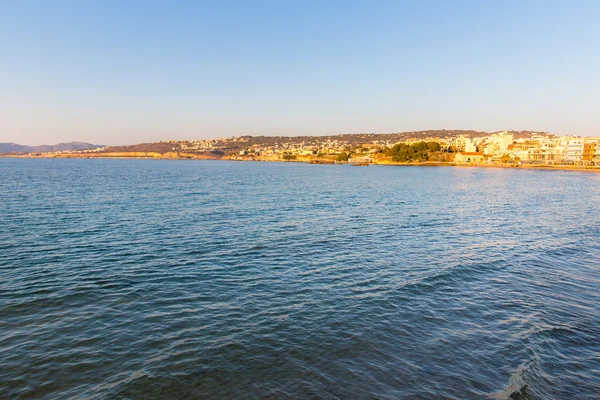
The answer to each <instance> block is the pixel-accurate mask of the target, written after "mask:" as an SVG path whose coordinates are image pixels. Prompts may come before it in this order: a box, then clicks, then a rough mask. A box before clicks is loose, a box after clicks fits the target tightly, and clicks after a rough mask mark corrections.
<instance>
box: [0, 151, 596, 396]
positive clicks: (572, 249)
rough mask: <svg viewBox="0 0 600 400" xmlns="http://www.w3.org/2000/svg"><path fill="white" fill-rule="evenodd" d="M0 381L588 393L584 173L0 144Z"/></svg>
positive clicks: (52, 390) (590, 283) (366, 392)
mask: <svg viewBox="0 0 600 400" xmlns="http://www.w3.org/2000/svg"><path fill="white" fill-rule="evenodd" d="M0 398H2V399H69V398H86V399H114V398H117V399H223V398H236V399H237V398H239V399H271V398H272V399H275V398H277V399H461V400H462V399H544V400H547V399H557V400H565V399H578V400H581V399H598V398H600V174H595V173H584V172H571V171H533V170H519V169H489V168H487V169H478V168H433V167H383V166H370V167H366V168H364V167H362V168H361V167H350V166H332V165H306V164H295V163H281V164H280V163H250V162H238V163H236V162H225V161H154V160H94V159H90V160H64V159H63V160H58V159H56V160H51V159H0Z"/></svg>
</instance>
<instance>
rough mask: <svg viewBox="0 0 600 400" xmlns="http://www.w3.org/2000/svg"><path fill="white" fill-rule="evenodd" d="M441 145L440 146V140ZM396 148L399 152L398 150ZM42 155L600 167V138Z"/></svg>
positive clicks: (412, 138)
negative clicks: (418, 148) (413, 151)
mask: <svg viewBox="0 0 600 400" xmlns="http://www.w3.org/2000/svg"><path fill="white" fill-rule="evenodd" d="M418 143H436V146H434V147H432V149H435V151H430V152H428V154H427V155H426V156H424V157H421V158H416V159H413V158H407V159H405V158H399V157H395V156H394V154H395V153H394V152H393V151H392V149H394V148H397V147H398V146H411V145H415V144H418ZM438 144H439V145H438ZM392 153H394V154H392ZM27 156H33V157H36V156H39V157H89V158H91V157H133V158H139V157H144V158H170V159H179V158H184V159H229V160H239V161H252V160H254V161H300V162H318V163H334V162H337V163H345V162H348V163H353V162H354V163H361V164H371V163H374V164H396V163H407V162H413V163H414V162H425V161H427V162H438V163H449V164H453V165H467V164H471V165H498V164H500V165H501V164H510V165H531V166H535V165H548V166H580V167H596V166H600V137H580V136H558V135H553V134H549V133H547V132H531V131H519V132H517V131H501V132H494V133H486V132H478V131H445V130H441V131H420V132H404V133H395V134H345V135H335V136H297V137H287V136H240V137H223V138H219V139H207V140H167V141H161V142H154V143H142V144H137V145H129V146H104V147H98V148H93V149H83V150H81V149H78V150H64V151H54V152H45V153H28V154H27Z"/></svg>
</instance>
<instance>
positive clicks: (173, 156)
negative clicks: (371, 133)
mask: <svg viewBox="0 0 600 400" xmlns="http://www.w3.org/2000/svg"><path fill="white" fill-rule="evenodd" d="M0 158H28V159H37V158H60V159H129V160H214V161H239V162H283V163H304V164H318V165H352V164H351V163H348V162H342V163H340V162H335V161H333V160H331V159H324V158H309V157H305V158H299V159H296V160H280V159H278V158H273V157H270V158H265V157H260V158H259V157H252V158H239V157H235V158H233V157H222V158H219V157H211V156H204V155H198V154H187V153H184V154H181V153H179V154H178V153H165V154H160V153H154V152H148V153H142V152H139V153H138V152H136V153H96V154H93V153H92V154H48V155H29V154H0ZM368 165H381V166H389V167H457V168H503V169H507V168H508V169H530V170H545V171H580V172H600V166H588V167H585V166H570V165H535V164H521V165H517V164H481V163H455V162H440V161H424V162H416V163H415V162H407V163H398V162H391V161H387V160H379V161H378V160H375V161H374V162H372V163H369V164H368ZM359 166H362V164H361V165H359ZM365 166H366V165H365Z"/></svg>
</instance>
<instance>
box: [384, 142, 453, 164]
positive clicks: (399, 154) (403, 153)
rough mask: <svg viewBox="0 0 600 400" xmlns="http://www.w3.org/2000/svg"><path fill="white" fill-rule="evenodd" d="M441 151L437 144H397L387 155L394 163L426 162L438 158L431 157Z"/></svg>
mask: <svg viewBox="0 0 600 400" xmlns="http://www.w3.org/2000/svg"><path fill="white" fill-rule="evenodd" d="M441 149H442V148H441V146H440V144H439V143H438V142H418V143H413V144H406V143H399V144H397V145H395V146H393V147H392V148H391V149H390V150H389V154H390V156H392V161H395V162H412V161H427V160H430V159H432V158H439V157H431V156H432V155H434V154H435V153H439V152H440V151H441Z"/></svg>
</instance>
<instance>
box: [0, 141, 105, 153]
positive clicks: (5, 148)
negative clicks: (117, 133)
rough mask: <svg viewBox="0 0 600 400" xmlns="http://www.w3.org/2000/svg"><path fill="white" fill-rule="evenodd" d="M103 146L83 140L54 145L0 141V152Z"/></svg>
mask: <svg viewBox="0 0 600 400" xmlns="http://www.w3.org/2000/svg"><path fill="white" fill-rule="evenodd" d="M98 147H104V146H102V145H99V144H91V143H84V142H70V143H59V144H55V145H42V146H23V145H21V144H16V143H0V153H48V152H54V151H69V150H87V149H97V148H98Z"/></svg>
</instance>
